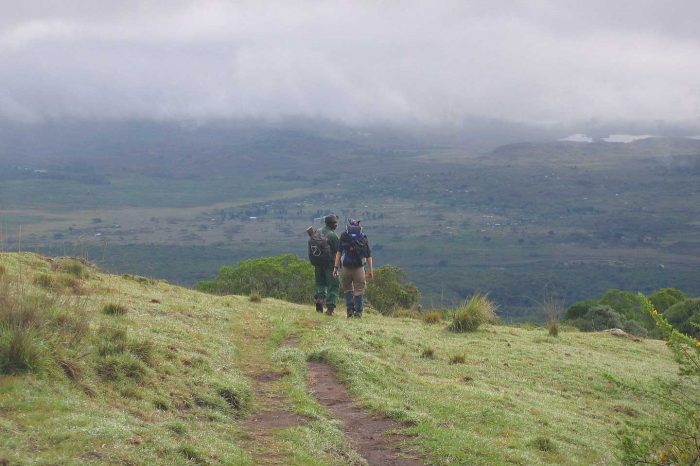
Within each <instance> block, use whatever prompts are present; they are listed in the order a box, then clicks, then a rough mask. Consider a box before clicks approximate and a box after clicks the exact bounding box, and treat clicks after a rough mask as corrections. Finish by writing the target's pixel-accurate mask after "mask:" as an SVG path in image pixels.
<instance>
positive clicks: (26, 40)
mask: <svg viewBox="0 0 700 466" xmlns="http://www.w3.org/2000/svg"><path fill="white" fill-rule="evenodd" d="M0 3H4V4H0V8H1V9H2V11H3V15H1V17H0V117H3V118H9V119H14V120H25V121H26V120H28V121H35V120H41V119H45V118H62V117H74V118H157V119H180V118H187V119H190V118H197V119H199V118H202V119H206V118H220V117H259V118H277V117H285V116H306V117H321V118H331V119H335V120H340V121H343V122H347V123H369V122H375V121H383V122H385V121H395V122H420V123H451V122H457V121H460V120H461V119H463V118H467V117H471V116H478V117H487V118H502V119H509V120H517V121H526V122H575V121H581V120H591V119H603V120H615V119H628V120H648V121H655V120H664V121H670V122H674V121H679V122H680V121H685V122H687V121H691V122H698V121H700V92H699V91H700V84H698V83H700V60H698V57H700V32H699V28H697V26H696V19H697V18H698V17H700V2H696V1H694V0H688V1H668V2H659V1H634V2H632V1H630V2H609V1H589V2H585V5H581V4H580V3H581V2H578V1H564V0H561V1H557V0H552V1H534V0H527V1H525V0H523V1H511V2H506V1H503V2H492V1H466V0H465V1H447V0H445V1H437V2H421V1H405V2H391V1H378V0H377V1H369V0H368V1H361V0H360V1H328V2H322V1H317V0H305V1H292V0H289V1H239V2H228V1H203V0H197V1H184V0H161V1H132V0H128V1H122V2H114V1H109V2H107V1H104V0H91V1H89V0H88V1H71V0H66V1H62V2H44V1H38V0H35V1H32V0H25V1H23V2H10V1H2V2H0ZM47 4H48V6H47ZM494 5H497V6H494Z"/></svg>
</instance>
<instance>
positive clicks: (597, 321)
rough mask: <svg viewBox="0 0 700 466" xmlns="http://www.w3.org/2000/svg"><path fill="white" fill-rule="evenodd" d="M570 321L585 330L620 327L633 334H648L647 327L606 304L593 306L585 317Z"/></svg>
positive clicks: (595, 330) (592, 330) (594, 330)
mask: <svg viewBox="0 0 700 466" xmlns="http://www.w3.org/2000/svg"><path fill="white" fill-rule="evenodd" d="M570 323H571V324H572V325H574V326H575V327H577V328H578V329H580V330H582V331H584V332H598V331H601V330H607V329H611V328H620V329H622V330H624V331H625V332H627V333H631V334H633V335H637V336H640V337H646V336H647V330H646V328H644V327H642V325H641V324H640V323H639V322H637V321H635V320H631V319H627V318H626V317H625V316H623V315H622V314H620V313H619V312H617V311H615V310H614V309H613V308H611V307H610V306H605V305H598V306H593V307H592V308H590V309H589V310H588V312H587V313H586V314H585V315H584V316H583V317H581V318H580V319H576V320H573V321H571V322H570Z"/></svg>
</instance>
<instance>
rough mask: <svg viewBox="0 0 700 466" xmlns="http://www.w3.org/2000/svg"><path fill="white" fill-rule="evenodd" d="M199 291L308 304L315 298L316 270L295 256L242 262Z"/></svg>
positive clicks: (200, 286) (203, 283)
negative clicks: (263, 297)
mask: <svg viewBox="0 0 700 466" xmlns="http://www.w3.org/2000/svg"><path fill="white" fill-rule="evenodd" d="M196 289H198V290H199V291H204V292H208V293H214V294H241V295H250V294H251V293H252V292H254V291H258V292H260V294H261V295H262V296H267V297H271V298H278V299H284V300H287V301H291V302H294V303H309V302H311V301H312V300H313V296H314V268H313V266H312V265H311V264H309V262H308V261H306V260H302V259H300V258H298V257H297V256H295V255H293V254H283V255H281V256H272V257H261V258H258V259H248V260H243V261H240V262H239V263H238V265H236V267H231V266H224V267H221V270H219V275H218V276H216V277H215V278H214V279H213V280H210V281H203V282H199V283H198V284H197V285H196Z"/></svg>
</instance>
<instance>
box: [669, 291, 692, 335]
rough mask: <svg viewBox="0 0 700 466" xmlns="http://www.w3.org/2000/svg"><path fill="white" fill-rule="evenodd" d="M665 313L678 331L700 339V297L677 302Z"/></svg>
mask: <svg viewBox="0 0 700 466" xmlns="http://www.w3.org/2000/svg"><path fill="white" fill-rule="evenodd" d="M663 315H664V317H665V318H666V319H667V320H668V322H669V323H670V324H671V325H673V326H674V327H675V328H676V329H678V331H680V332H683V333H685V334H686V335H690V336H692V337H695V338H697V339H700V298H694V299H686V300H685V301H681V302H677V303H676V304H674V305H673V306H671V307H669V308H668V309H666V311H665V312H664V313H663Z"/></svg>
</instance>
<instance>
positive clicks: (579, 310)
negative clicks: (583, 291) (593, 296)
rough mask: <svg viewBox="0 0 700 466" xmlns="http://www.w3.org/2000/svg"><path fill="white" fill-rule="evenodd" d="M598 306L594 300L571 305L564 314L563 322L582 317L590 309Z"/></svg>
mask: <svg viewBox="0 0 700 466" xmlns="http://www.w3.org/2000/svg"><path fill="white" fill-rule="evenodd" d="M596 304H598V302H597V301H595V300H587V301H579V302H576V303H574V304H572V305H571V306H570V307H569V308H568V309H567V310H566V312H565V313H564V319H565V320H574V319H579V318H581V317H583V316H584V315H585V314H586V313H587V312H588V310H589V309H590V308H592V307H593V306H595V305H596Z"/></svg>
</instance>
